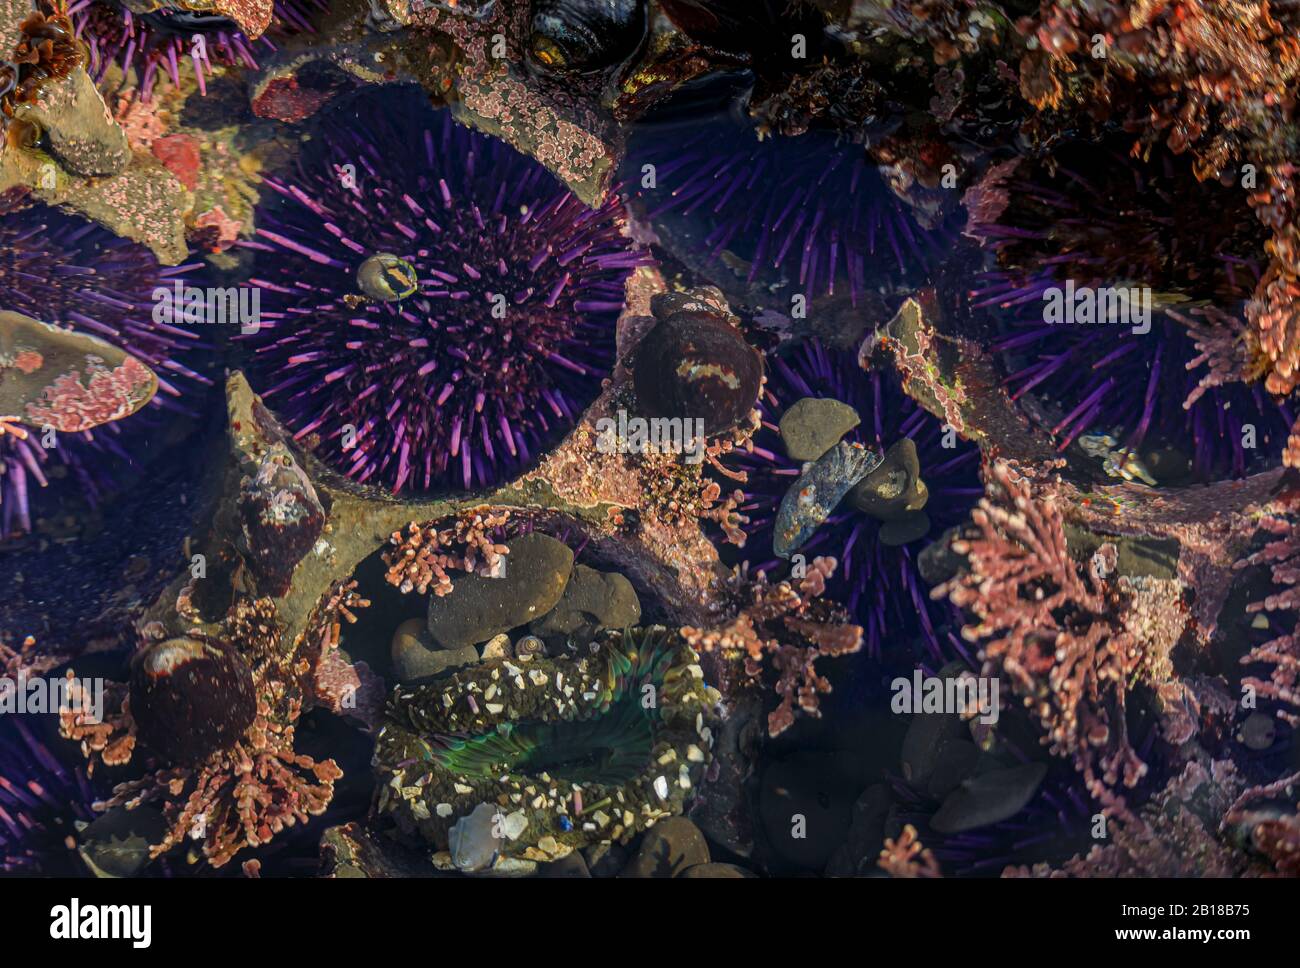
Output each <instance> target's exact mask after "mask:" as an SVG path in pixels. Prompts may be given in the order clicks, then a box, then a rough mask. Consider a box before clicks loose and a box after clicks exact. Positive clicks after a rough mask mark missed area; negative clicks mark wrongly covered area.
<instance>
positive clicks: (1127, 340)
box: [969, 144, 1292, 478]
mask: <svg viewBox="0 0 1300 968" xmlns="http://www.w3.org/2000/svg"><path fill="white" fill-rule="evenodd" d="M1053 158H1054V161H1055V167H1053V168H1051V169H1050V170H1049V169H1048V168H1047V167H1046V166H1045V165H1043V164H1042V163H1037V162H1031V161H1028V160H1021V161H1019V162H1016V163H1014V165H1012V166H1009V167H1008V166H1004V169H1003V170H999V171H997V172H996V173H995V174H994V175H993V176H992V177H990V178H989V179H987V180H986V183H985V186H984V189H985V190H984V192H983V202H984V204H983V205H981V206H979V207H976V208H975V209H974V212H975V216H974V218H973V219H972V225H971V227H970V229H969V232H970V233H971V234H972V235H974V236H976V237H978V238H980V239H981V240H982V242H983V245H984V246H985V247H986V249H988V250H989V251H990V252H991V254H992V256H993V258H994V262H995V266H994V267H993V268H991V269H989V270H988V271H987V272H985V273H982V274H981V275H980V276H979V277H978V278H977V279H976V280H975V283H974V287H973V290H972V292H971V299H970V305H971V308H972V309H975V310H987V311H989V312H990V313H992V314H993V316H994V317H995V321H996V324H997V327H998V329H999V330H1000V331H1001V332H1000V335H999V336H998V337H997V338H996V339H995V340H994V341H993V344H992V347H993V349H994V350H995V351H996V352H998V353H1000V354H1002V358H1003V362H1004V366H1005V369H1006V372H1007V378H1006V382H1007V385H1008V388H1009V390H1010V392H1011V393H1012V395H1013V396H1014V397H1016V398H1021V397H1026V396H1027V395H1028V398H1029V399H1032V400H1034V401H1035V402H1036V404H1037V406H1036V408H1035V409H1036V411H1037V412H1036V414H1035V415H1036V417H1037V419H1038V420H1039V421H1040V423H1042V424H1043V425H1044V426H1045V428H1046V429H1048V430H1050V432H1051V433H1052V434H1053V435H1054V436H1055V437H1056V438H1057V441H1058V444H1059V447H1060V449H1062V450H1064V449H1065V448H1066V447H1068V446H1069V445H1070V444H1071V443H1072V442H1073V441H1074V440H1075V439H1077V438H1078V437H1079V436H1080V435H1083V434H1097V433H1108V434H1111V435H1112V436H1115V437H1116V439H1117V440H1118V442H1119V444H1120V446H1122V447H1126V448H1131V449H1133V450H1135V451H1137V452H1139V453H1141V452H1142V451H1143V450H1144V449H1149V448H1150V447H1157V448H1159V447H1165V446H1174V447H1176V448H1178V449H1179V450H1180V451H1182V452H1184V453H1185V456H1186V457H1187V458H1188V459H1189V460H1190V464H1191V468H1192V470H1193V472H1194V473H1195V474H1196V475H1199V476H1200V477H1203V478H1204V477H1211V476H1216V475H1222V474H1225V473H1231V474H1236V475H1241V474H1244V473H1246V472H1247V471H1248V470H1249V469H1251V468H1252V467H1254V466H1257V465H1258V464H1260V463H1264V462H1268V461H1275V460H1276V459H1277V457H1278V456H1279V455H1280V454H1281V451H1282V447H1283V445H1284V443H1285V441H1286V437H1287V433H1288V430H1289V427H1290V426H1291V423H1292V414H1291V412H1290V409H1289V407H1288V406H1287V405H1286V404H1285V403H1283V402H1280V401H1278V400H1276V399H1275V398H1273V397H1272V396H1270V395H1269V394H1268V393H1266V392H1265V391H1264V390H1263V388H1262V387H1260V386H1259V385H1258V384H1256V385H1253V386H1246V385H1243V384H1231V385H1228V386H1223V387H1214V388H1212V389H1210V390H1209V391H1208V392H1205V393H1204V394H1203V395H1200V396H1199V398H1198V399H1196V400H1195V401H1194V402H1193V403H1192V405H1191V406H1190V407H1187V408H1185V407H1184V402H1185V401H1187V400H1188V399H1189V397H1190V396H1191V395H1192V393H1193V390H1195V389H1196V386H1197V383H1198V381H1199V380H1200V379H1201V377H1202V376H1203V375H1204V371H1203V369H1193V370H1192V371H1191V372H1189V371H1188V369H1187V365H1188V364H1189V363H1190V362H1192V361H1193V360H1195V359H1196V357H1197V355H1198V354H1197V350H1196V348H1195V345H1194V341H1193V339H1192V337H1191V335H1189V333H1188V331H1187V328H1186V326H1185V325H1183V324H1182V323H1181V322H1179V321H1178V320H1177V318H1176V316H1177V315H1181V310H1180V306H1182V305H1183V303H1185V302H1187V301H1189V300H1190V301H1191V303H1190V305H1191V306H1195V305H1196V304H1197V303H1196V301H1208V302H1211V303H1213V304H1215V305H1218V306H1221V307H1224V308H1232V307H1239V306H1241V305H1242V304H1243V303H1244V301H1245V300H1246V299H1247V298H1249V296H1250V294H1251V292H1252V291H1253V290H1254V288H1255V286H1256V285H1257V283H1258V282H1259V277H1260V273H1261V271H1262V265H1263V261H1264V258H1263V231H1262V229H1261V228H1260V225H1259V223H1258V220H1257V219H1255V218H1254V217H1253V215H1252V213H1251V211H1250V208H1249V206H1248V204H1247V202H1246V195H1245V193H1243V192H1242V191H1240V190H1239V189H1238V188H1236V187H1235V186H1234V187H1231V188H1225V187H1223V186H1221V185H1218V184H1216V183H1201V182H1198V181H1197V180H1196V178H1195V176H1194V175H1193V173H1192V171H1191V167H1190V163H1189V161H1188V160H1187V159H1185V158H1175V157H1174V156H1171V155H1168V154H1167V153H1162V154H1160V155H1159V156H1157V157H1156V158H1155V159H1153V160H1150V161H1148V162H1142V163H1133V162H1132V160H1131V159H1129V158H1127V157H1125V156H1124V155H1123V154H1117V153H1115V152H1113V151H1111V150H1109V149H1107V148H1106V147H1104V146H1097V145H1092V144H1086V145H1085V144H1071V145H1069V146H1066V147H1064V148H1062V149H1061V151H1060V152H1057V153H1054V155H1053ZM1193 191H1199V192H1200V194H1202V195H1203V194H1205V193H1206V192H1209V193H1210V202H1209V203H1207V204H1198V205H1189V204H1187V201H1186V200H1187V198H1189V197H1191V194H1192V192H1193ZM1067 282H1073V284H1074V285H1075V287H1088V288H1091V289H1095V288H1098V287H1107V286H1112V287H1120V288H1129V287H1141V286H1146V287H1149V288H1151V289H1152V290H1153V297H1152V300H1153V306H1152V311H1151V329H1150V332H1148V333H1145V334H1140V333H1134V332H1133V331H1132V330H1133V327H1132V326H1130V325H1124V324H1117V323H1110V324H1106V325H1101V324H1092V325H1083V324H1079V325H1063V324H1060V323H1049V322H1047V321H1045V313H1044V308H1045V299H1046V296H1047V292H1048V290H1049V289H1051V288H1056V289H1064V287H1065V286H1066V285H1067ZM1162 306H1167V307H1168V308H1169V309H1170V312H1166V311H1165V310H1164V309H1163V308H1162ZM1193 314H1194V311H1193ZM1245 424H1253V425H1254V427H1255V431H1256V433H1255V437H1256V448H1255V453H1254V454H1253V455H1252V454H1249V453H1247V452H1246V450H1245V449H1243V447H1242V441H1243V432H1242V431H1243V426H1244V425H1245ZM1158 476H1159V475H1157V477H1158Z"/></svg>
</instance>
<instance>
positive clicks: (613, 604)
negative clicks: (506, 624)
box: [528, 565, 641, 642]
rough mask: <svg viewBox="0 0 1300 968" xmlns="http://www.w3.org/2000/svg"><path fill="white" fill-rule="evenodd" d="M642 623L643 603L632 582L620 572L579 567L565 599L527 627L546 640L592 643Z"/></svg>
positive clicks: (568, 586) (574, 573) (570, 580)
mask: <svg viewBox="0 0 1300 968" xmlns="http://www.w3.org/2000/svg"><path fill="white" fill-rule="evenodd" d="M640 621H641V602H640V600H639V599H638V598H637V594H636V590H635V589H633V588H632V583H631V582H630V581H628V580H627V579H626V578H625V577H623V576H622V575H620V574H618V573H617V572H603V571H597V570H596V569H595V568H588V567H587V566H586V565H576V566H575V567H574V569H573V574H572V575H571V576H570V578H569V584H568V585H567V586H566V587H565V589H564V597H563V598H561V599H560V602H559V604H558V605H556V606H555V608H553V609H551V611H549V612H547V613H546V615H544V616H542V617H541V618H540V619H537V620H536V621H534V622H531V623H530V624H529V626H528V630H529V631H530V632H532V633H533V634H534V635H537V636H541V637H542V638H544V639H548V640H549V639H552V638H570V637H571V638H574V639H576V640H578V641H582V642H585V641H590V640H591V639H592V638H593V637H594V636H595V635H596V633H597V632H601V631H603V630H605V629H622V628H631V627H632V626H634V625H637V624H638V623H640Z"/></svg>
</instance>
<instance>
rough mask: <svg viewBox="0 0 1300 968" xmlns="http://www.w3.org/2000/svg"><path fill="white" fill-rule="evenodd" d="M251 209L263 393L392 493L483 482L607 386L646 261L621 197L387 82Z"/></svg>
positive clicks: (333, 455) (329, 123) (312, 437)
mask: <svg viewBox="0 0 1300 968" xmlns="http://www.w3.org/2000/svg"><path fill="white" fill-rule="evenodd" d="M267 187H268V188H269V189H271V192H273V193H274V194H275V195H276V196H279V197H278V199H276V201H277V202H278V204H267V205H264V206H263V207H262V208H261V210H260V211H259V213H258V230H257V237H256V239H255V240H254V241H253V242H251V243H249V245H250V246H251V247H252V248H255V249H256V250H257V253H258V254H257V263H256V278H254V279H253V280H252V282H253V283H254V284H255V285H258V286H260V287H261V290H262V294H263V299H262V315H261V330H260V332H259V333H258V334H256V335H255V336H253V337H251V340H252V343H253V346H252V350H253V355H252V360H251V369H252V371H253V375H254V380H255V384H256V388H257V389H258V390H259V391H260V392H262V393H263V395H264V396H265V397H266V400H267V402H268V403H269V404H270V405H271V406H272V407H273V408H274V409H275V410H276V411H277V413H279V414H280V416H281V417H282V418H283V419H284V420H285V421H287V423H288V424H289V426H290V427H291V428H292V430H293V431H294V434H295V437H296V438H297V439H299V440H303V441H305V442H306V443H307V444H308V445H309V446H311V445H315V446H316V448H317V451H318V454H319V455H320V456H322V457H323V458H324V459H325V460H326V461H327V462H328V463H330V464H332V465H333V466H334V467H336V468H338V469H339V470H341V471H343V472H345V473H346V474H348V475H349V476H351V477H353V478H355V479H356V480H359V481H368V482H373V483H382V484H383V485H385V486H387V487H388V488H390V489H391V490H393V491H394V492H398V491H402V490H411V491H431V490H445V489H448V488H461V487H464V488H471V487H484V486H489V485H492V484H495V483H497V482H499V481H501V480H503V479H507V478H508V477H510V476H513V475H514V474H516V473H518V472H519V471H521V470H522V469H524V468H525V467H526V465H527V464H528V462H529V461H530V460H531V459H532V458H533V457H535V456H540V454H541V453H542V451H543V450H544V449H545V448H547V447H549V446H551V445H553V444H554V443H555V442H556V441H557V440H558V439H559V438H560V436H562V434H563V432H564V431H566V430H567V429H568V428H569V427H571V426H572V425H573V424H574V423H575V422H576V420H577V417H578V415H579V414H580V413H581V412H582V409H583V408H584V407H585V406H586V405H587V404H588V403H590V402H591V400H593V399H594V398H595V396H596V394H597V393H598V392H599V389H600V381H601V379H602V378H603V377H604V376H605V375H606V374H607V373H608V371H609V370H610V368H611V365H612V362H613V354H614V323H615V321H616V320H617V317H618V313H619V311H620V309H621V308H622V305H623V295H624V294H623V290H624V283H625V281H626V279H627V277H628V275H629V274H630V272H631V271H632V269H633V268H634V267H636V266H637V265H639V264H641V263H642V262H643V261H644V256H643V255H642V254H641V252H640V251H639V250H638V249H637V248H636V247H635V246H634V245H633V243H632V242H630V241H629V240H628V239H627V238H626V237H625V235H624V233H623V217H622V209H621V207H620V205H619V203H618V201H617V200H616V199H613V198H611V200H609V201H607V202H605V203H604V204H602V205H601V206H599V207H598V208H595V209H591V208H588V207H587V206H585V205H584V204H583V203H582V202H580V201H579V200H578V199H577V198H576V197H574V196H573V194H572V193H570V192H568V191H566V190H565V189H564V188H563V187H562V186H561V185H560V184H559V183H558V182H557V181H556V180H555V178H554V177H553V176H552V175H551V174H550V173H548V172H547V171H546V170H545V169H544V168H543V167H542V166H541V165H539V164H538V163H537V162H535V161H533V160H532V159H530V158H527V157H525V156H524V155H521V154H519V153H518V152H516V151H515V150H514V149H513V148H510V147H509V146H507V145H505V144H503V143H502V142H500V141H497V140H495V139H493V138H490V137H487V136H484V135H480V134H477V133H475V132H473V131H471V130H469V129H468V128H465V127H464V126H462V125H459V124H456V123H455V122H454V121H453V120H452V119H451V117H450V115H449V114H447V113H446V112H437V111H435V110H433V109H432V108H430V107H429V106H428V104H427V102H426V101H425V99H424V97H423V95H422V94H420V93H419V92H418V91H416V90H414V89H407V88H385V89H383V90H382V92H381V93H380V94H378V95H376V94H374V93H369V94H366V95H364V96H361V97H357V98H353V99H350V100H349V101H348V102H347V103H345V104H343V105H340V107H339V108H338V110H337V111H336V112H335V113H334V114H333V115H332V116H331V117H330V118H328V119H327V120H326V121H325V123H324V126H323V131H322V132H321V138H320V139H319V140H318V142H317V143H316V145H315V148H314V150H313V148H311V147H309V148H308V151H307V156H306V157H305V158H304V159H303V160H302V161H301V163H300V164H299V166H298V168H297V170H296V172H294V173H292V174H289V175H286V176H284V177H279V178H269V179H267Z"/></svg>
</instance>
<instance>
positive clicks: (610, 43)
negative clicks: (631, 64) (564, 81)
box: [528, 0, 648, 75]
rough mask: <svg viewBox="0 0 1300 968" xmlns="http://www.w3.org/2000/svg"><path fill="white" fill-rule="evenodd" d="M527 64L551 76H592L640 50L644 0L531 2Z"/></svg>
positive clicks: (534, 0)
mask: <svg viewBox="0 0 1300 968" xmlns="http://www.w3.org/2000/svg"><path fill="white" fill-rule="evenodd" d="M531 23H532V25H531V32H530V34H529V38H528V59H529V62H530V63H531V64H532V65H533V66H534V67H536V68H537V69H538V70H541V71H542V72H544V73H548V74H560V75H564V74H591V73H595V72H597V71H602V70H605V69H607V68H610V67H613V66H615V65H616V64H621V63H623V62H624V61H626V60H628V59H629V58H630V57H631V56H632V55H633V54H635V53H636V52H637V50H639V49H640V47H641V44H642V42H643V41H644V40H645V36H646V31H647V29H648V20H647V17H646V0H533V16H532V22H531Z"/></svg>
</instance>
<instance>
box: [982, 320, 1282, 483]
mask: <svg viewBox="0 0 1300 968" xmlns="http://www.w3.org/2000/svg"><path fill="white" fill-rule="evenodd" d="M998 321H999V323H1000V324H1001V325H1002V327H1003V333H1002V335H1001V336H999V337H998V338H997V339H996V340H995V341H994V342H993V344H992V346H993V349H994V350H995V351H996V352H998V353H1000V354H1001V356H1002V360H1003V366H1004V369H1005V370H1006V374H1007V375H1006V384H1007V387H1008V390H1009V391H1010V393H1011V395H1012V397H1013V398H1015V399H1020V398H1026V397H1027V398H1029V399H1033V400H1034V401H1035V403H1036V407H1035V408H1034V410H1035V413H1034V416H1035V419H1036V420H1037V421H1038V422H1039V423H1040V424H1041V425H1043V426H1044V427H1045V428H1046V429H1047V430H1049V431H1050V432H1051V434H1052V435H1053V437H1054V438H1055V439H1056V440H1057V442H1058V448H1059V449H1061V450H1064V449H1065V448H1066V447H1068V446H1069V445H1070V444H1071V443H1072V442H1073V441H1075V440H1076V439H1077V438H1078V437H1079V436H1081V435H1084V434H1096V433H1109V434H1111V435H1112V436H1114V437H1115V439H1116V441H1117V442H1118V444H1119V445H1120V446H1121V447H1125V448H1130V449H1132V450H1134V451H1136V452H1137V453H1138V454H1139V455H1141V454H1143V453H1146V452H1149V451H1151V450H1152V449H1153V448H1155V449H1159V448H1164V447H1173V448H1176V449H1177V450H1178V451H1179V452H1181V453H1183V454H1185V456H1186V458H1187V459H1188V460H1190V462H1191V470H1192V472H1193V474H1194V475H1195V476H1196V477H1198V478H1200V479H1212V478H1214V477H1217V476H1221V475H1224V474H1232V475H1237V476H1240V475H1244V474H1246V473H1248V472H1249V471H1251V470H1252V469H1258V468H1259V467H1261V466H1263V465H1266V464H1268V463H1270V462H1273V463H1275V462H1276V461H1277V459H1278V458H1279V457H1280V455H1281V453H1282V449H1283V446H1284V445H1285V443H1286V439H1287V434H1288V432H1289V429H1290V427H1291V426H1292V424H1293V422H1294V414H1293V413H1292V410H1291V407H1290V406H1289V405H1288V404H1287V402H1286V401H1284V400H1279V399H1277V398H1275V397H1273V396H1272V395H1270V394H1269V393H1267V392H1265V390H1264V388H1263V386H1262V385H1261V384H1259V383H1254V384H1250V385H1247V384H1243V383H1231V384H1226V385H1224V386H1217V387H1211V388H1210V389H1208V390H1207V391H1206V392H1204V393H1203V394H1202V395H1200V396H1199V398H1198V399H1196V400H1195V402H1194V403H1193V404H1192V405H1191V406H1190V407H1184V403H1185V401H1187V399H1188V398H1189V396H1190V395H1191V394H1192V392H1193V391H1194V390H1195V389H1196V387H1197V381H1198V380H1199V378H1200V377H1201V376H1202V371H1201V370H1198V369H1196V368H1193V369H1192V370H1190V371H1189V370H1188V369H1187V365H1188V363H1190V362H1191V361H1192V360H1194V359H1195V358H1196V356H1197V351H1196V347H1195V345H1194V343H1193V340H1192V337H1191V336H1190V335H1189V334H1188V332H1187V330H1186V328H1185V327H1184V326H1183V325H1182V324H1181V323H1178V322H1176V321H1175V320H1173V319H1170V318H1168V317H1166V316H1165V315H1163V314H1160V313H1153V314H1152V320H1151V331H1150V332H1149V333H1147V334H1145V335H1138V334H1135V333H1133V332H1132V331H1131V330H1130V328H1129V327H1124V326H1060V325H1052V324H1049V323H1045V322H1044V321H1043V319H1042V312H1041V309H1040V308H1039V307H1038V306H1028V307H1026V306H1021V307H1017V308H1016V309H1014V310H1012V311H1010V312H1003V313H1002V314H1001V316H1000V318H999V320H998ZM1247 424H1250V425H1253V426H1254V428H1255V442H1256V443H1255V448H1254V451H1253V452H1250V451H1248V450H1246V449H1245V448H1243V446H1242V445H1243V440H1244V439H1246V438H1247V435H1246V434H1244V433H1243V430H1244V427H1245V425H1247ZM1117 431H1118V432H1117ZM1152 473H1154V474H1155V477H1154V478H1153V479H1156V480H1160V478H1161V477H1162V475H1161V474H1160V472H1159V471H1158V470H1156V469H1154V468H1153V469H1152ZM1182 477H1183V475H1182V474H1179V475H1178V476H1177V478H1174V479H1173V480H1178V479H1182ZM1162 482H1163V481H1162Z"/></svg>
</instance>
